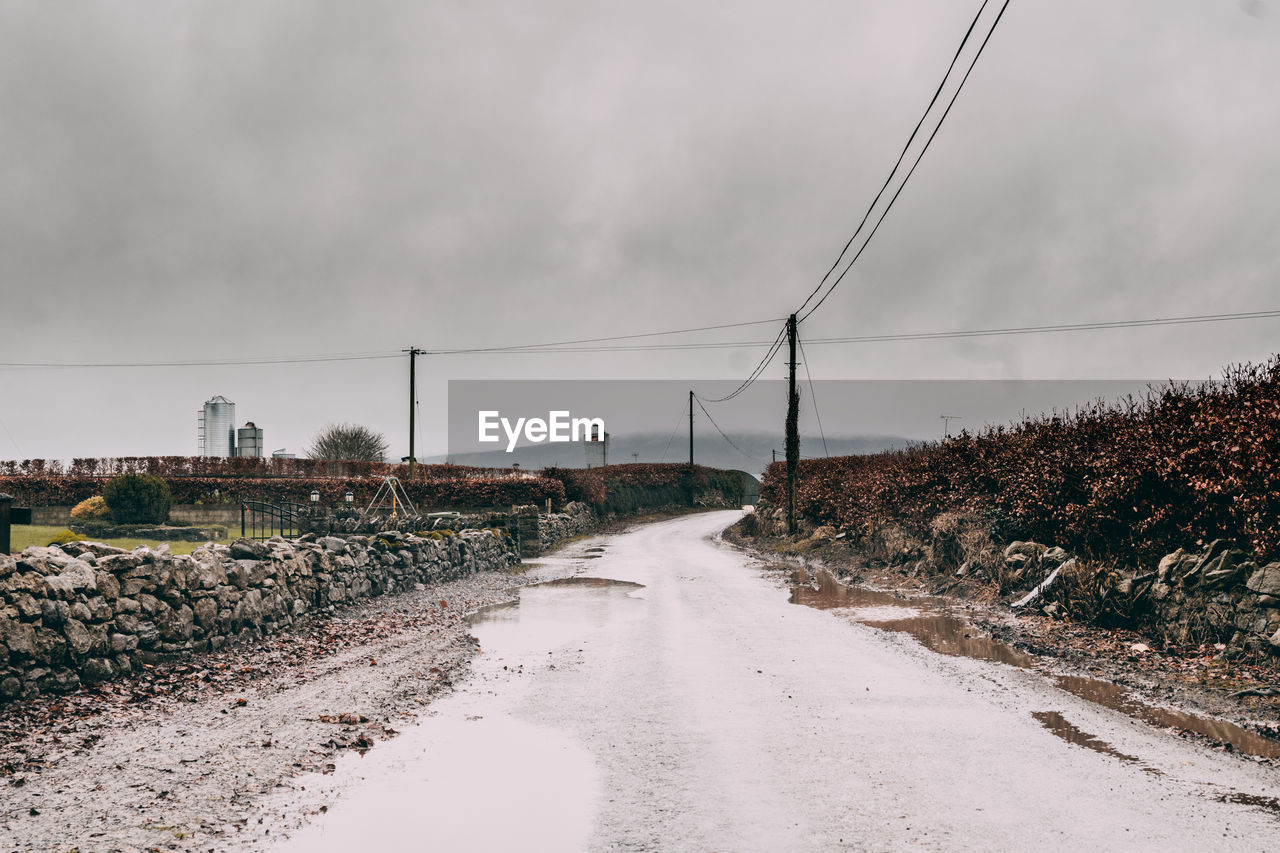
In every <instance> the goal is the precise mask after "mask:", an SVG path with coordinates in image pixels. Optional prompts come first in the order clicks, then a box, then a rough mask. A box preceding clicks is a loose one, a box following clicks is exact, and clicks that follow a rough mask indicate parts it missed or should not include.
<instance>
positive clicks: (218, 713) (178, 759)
mask: <svg viewBox="0 0 1280 853" xmlns="http://www.w3.org/2000/svg"><path fill="white" fill-rule="evenodd" d="M523 583H524V579H523V577H522V576H521V575H520V574H519V573H516V572H487V573H481V574H477V575H473V576H470V577H467V578H465V579H462V580H457V581H453V582H449V583H443V584H437V585H431V586H429V587H420V588H418V589H416V590H414V591H410V592H406V593H404V594H401V595H394V596H386V597H382V598H378V599H374V600H370V601H367V602H365V603H362V604H359V605H356V606H354V607H351V608H349V609H347V610H344V611H341V612H339V613H338V614H335V615H334V616H331V617H326V618H322V619H317V620H314V621H312V622H310V623H308V624H306V625H304V626H302V627H299V628H297V629H294V630H291V631H288V632H286V633H283V634H280V635H275V636H272V637H269V638H267V639H264V640H262V641H260V642H257V643H253V644H252V645H248V646H243V647H239V648H235V649H231V650H226V651H221V652H217V653H212V654H204V655H200V656H198V657H195V658H192V659H190V660H188V661H185V662H181V663H172V664H163V665H157V666H154V667H148V668H146V669H145V670H144V671H143V672H142V673H140V674H139V675H136V676H134V677H130V678H128V679H125V680H122V681H117V682H112V683H109V684H104V685H101V686H100V687H97V688H92V689H89V688H83V689H81V690H79V691H77V692H75V693H72V694H69V695H63V696H49V697H39V698H35V699H32V700H27V701H23V702H18V703H14V704H13V705H9V706H7V707H5V708H4V709H3V710H2V711H0V785H2V786H3V788H4V796H3V798H2V799H0V836H2V837H3V838H4V839H5V842H4V843H3V845H2V846H3V848H4V849H15V850H29V849H41V850H53V849H62V850H65V849H74V848H78V849H81V850H142V849H146V850H150V849H161V850H167V849H203V850H209V849H217V850H225V849H231V848H236V847H242V846H246V845H248V846H251V847H255V848H256V847H260V846H262V845H263V844H264V843H266V842H269V841H270V840H271V836H270V832H271V825H272V819H269V818H274V817H277V816H264V815H260V814H256V813H255V810H254V809H255V805H256V804H257V803H258V802H260V801H261V800H262V799H263V798H264V797H265V795H266V794H269V793H271V792H272V791H274V790H275V789H276V788H278V787H280V786H281V785H282V784H284V782H285V780H286V779H288V778H289V777H293V776H297V775H299V774H301V773H304V772H308V771H320V772H325V771H327V770H330V769H332V767H333V763H334V760H335V758H336V757H337V756H338V755H339V754H341V753H345V752H349V751H355V752H357V753H361V754H363V752H364V751H366V750H368V749H369V748H371V747H372V746H373V745H374V744H375V743H376V742H378V741H380V740H383V739H385V738H388V737H391V736H393V735H394V734H396V731H397V729H399V728H403V727H405V726H407V725H410V724H412V723H413V722H414V720H415V719H416V715H417V714H418V712H419V711H420V710H421V709H422V708H423V706H425V705H426V704H427V703H428V702H430V701H431V699H432V698H433V697H434V696H436V695H437V694H438V693H440V692H441V691H443V690H447V689H448V688H449V687H450V686H451V685H452V683H453V682H454V681H455V680H456V679H458V678H459V677H460V676H461V675H462V673H463V672H464V670H465V669H466V667H467V664H468V662H469V661H470V659H471V657H472V656H473V655H474V654H475V651H476V647H475V641H474V639H473V638H472V637H471V636H470V632H469V629H468V625H467V623H466V621H465V617H466V615H467V614H468V613H471V612H474V611H475V610H476V609H478V608H480V607H484V606H488V605H492V604H495V603H499V602H503V601H508V600H511V598H512V597H513V596H514V593H515V590H516V588H518V587H519V586H521V585H523ZM298 808H299V809H300V810H301V812H302V813H303V814H306V813H308V811H309V812H310V813H314V812H315V811H316V810H319V809H322V808H323V806H322V805H320V804H319V803H307V802H306V801H305V799H303V800H302V801H301V802H300V803H299V805H298ZM278 817H279V818H285V817H292V818H296V817H297V815H291V816H284V815H280V816H278Z"/></svg>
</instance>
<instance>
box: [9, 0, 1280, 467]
mask: <svg viewBox="0 0 1280 853" xmlns="http://www.w3.org/2000/svg"><path fill="white" fill-rule="evenodd" d="M978 5H979V3H978V2H976V0H966V2H956V0H874V2H873V0H862V2H850V0H839V2H836V1H835V0H832V1H831V2H794V1H793V2H787V3H780V2H776V3H762V2H735V3H710V2H696V3H691V2H687V0H685V2H679V3H674V2H662V0H647V1H646V2H643V3H640V2H635V3H584V2H558V0H540V2H536V3H529V2H524V3H518V2H507V3H497V2H487V0H473V1H472V2H466V3H427V2H408V0H396V2H391V0H383V2H374V1H373V0H364V2H360V3H350V2H326V3H321V2H271V0H254V2H239V3H228V2H225V0H219V2H182V1H181V0H165V2H159V0H156V2H149V3H143V2H133V3H126V2H113V3H105V2H104V3H88V2H72V0H68V2H59V3H49V2H47V0H37V2H16V0H5V2H3V3H2V4H0V297H2V298H0V316H2V317H3V334H2V335H0V362H5V363H13V362H32V361H35V362H110V361H141V362H156V361H161V362H162V361H171V360H190V359H223V358H244V357H250V356H264V357H273V356H298V355H310V354H328V353H355V352H360V353H381V352H388V351H396V350H399V349H401V348H403V347H407V346H410V345H416V346H420V347H425V348H428V349H430V348H454V347H469V346H495V345H504V344H511V343H532V342H539V341H549V340H563V339H575V338H580V337H596V336H601V335H611V334H627V333H637V332H649V331H658V330H665V329H672V328H681V327H686V326H701V325H708V324H716V323H727V322H737V321H749V320H758V319H765V318H774V317H782V316H785V315H786V313H788V312H789V311H790V310H793V309H794V308H795V307H796V306H797V305H798V304H799V302H800V301H801V300H802V299H803V297H804V295H805V294H806V293H807V292H808V291H809V290H810V289H811V288H812V287H813V286H814V285H815V284H816V283H817V281H818V279H819V278H820V277H821V276H822V274H823V273H824V272H825V271H826V269H827V267H829V266H830V264H831V262H832V261H833V260H834V258H835V255H836V253H837V252H838V251H839V248H840V247H841V246H842V245H843V244H844V242H845V241H846V240H847V239H848V237H849V235H850V234H851V233H852V231H853V228H854V226H855V225H856V224H857V222H858V220H859V219H860V218H861V216H862V213H863V211H864V210H865V208H866V206H867V205H868V204H869V202H870V200H871V198H872V196H874V194H875V192H876V190H877V189H878V188H879V186H880V184H881V183H882V182H883V180H884V179H885V177H886V175H887V174H888V171H889V169H890V167H891V166H892V164H893V161H894V159H895V158H896V156H897V154H898V151H899V150H900V148H901V146H902V144H903V143H904V142H905V140H906V137H907V135H908V134H909V133H910V131H911V128H912V127H913V126H914V124H915V122H916V120H917V119H918V118H919V115H920V113H921V111H922V110H923V108H924V106H925V104H926V103H927V102H928V99H929V97H930V96H931V95H932V93H933V89H934V87H935V86H936V85H937V82H938V81H939V79H940V78H941V76H942V73H943V71H944V70H945V69H946V66H947V63H948V62H949V61H950V58H951V55H952V53H953V52H954V50H955V48H956V45H957V44H958V43H959V39H960V37H961V35H962V34H963V33H964V30H965V27H966V26H967V25H968V22H969V20H970V18H971V17H972V16H973V14H974V12H975V11H976V10H977V8H978ZM1278 27H1280V8H1277V7H1274V6H1273V5H1272V4H1270V3H1268V2H1265V0H1125V2H1115V0H1073V2H1069V3H1067V2H1061V0H1013V2H1012V3H1011V5H1010V7H1009V10H1008V12H1007V13H1006V15H1005V17H1004V20H1003V21H1002V22H1001V24H1000V26H999V28H998V29H997V31H996V33H995V35H994V37H993V38H992V41H991V43H990V45H989V46H988V48H987V51H986V53H985V54H984V55H983V57H982V60H981V61H980V62H979V64H978V66H977V68H976V70H975V71H974V73H973V76H972V77H971V78H970V80H969V82H968V84H967V85H966V88H965V90H964V92H963V93H962V94H961V96H960V99H959V101H958V102H957V104H956V107H955V109H954V110H953V111H952V113H951V116H950V117H949V118H948V119H947V123H946V125H945V126H944V127H943V129H942V131H941V132H940V133H939V135H938V137H937V139H936V140H935V142H934V144H933V147H932V148H931V149H930V151H929V153H928V155H927V157H926V158H925V160H924V162H923V164H922V165H921V166H920V168H919V170H918V171H917V172H916V174H915V176H914V177H913V178H912V179H911V182H910V184H909V185H908V186H907V188H906V190H905V191H904V192H903V194H902V197H901V198H900V199H899V201H898V204H897V206H896V207H895V208H894V210H893V211H892V213H891V214H890V215H889V218H888V219H887V220H886V222H885V224H884V226H883V227H882V228H881V229H880V232H879V233H878V234H877V236H876V238H875V241H874V242H873V243H872V244H871V246H870V248H869V249H868V250H867V252H866V254H865V255H864V256H863V257H862V259H861V260H860V261H859V262H858V264H857V266H856V267H855V268H854V270H853V272H851V273H850V274H849V276H848V278H847V279H846V280H845V281H844V283H843V284H842V285H841V286H840V289H839V290H837V291H836V292H835V294H834V295H833V296H832V297H831V298H830V299H829V300H828V301H827V303H826V304H825V305H824V306H823V308H822V310H821V311H820V312H818V313H817V314H815V315H814V317H813V318H812V319H810V320H809V321H807V322H806V323H805V324H804V325H803V326H802V329H801V333H802V337H809V338H820V337H830V336H837V335H840V336H847V335H860V334H880V333H895V332H919V331H934V330H950V329H965V328H990V327H994V326H1001V327H1003V326H1017V325H1027V324H1032V325H1039V324H1045V323H1060V322H1091V321H1107V320H1122V319H1131V318H1146V317H1157V316H1165V317H1167V316H1176V315H1191V314H1203V313H1220V312H1224V311H1256V310H1264V309H1274V308H1280V293H1278V290H1280V289H1278V288H1277V287H1276V282H1277V269H1278V266H1280V239H1277V235H1278V234H1280V192H1277V186H1280V145H1277V143H1276V140H1277V139H1280V107H1277V100H1276V91H1277V84H1278V83H1280V29H1278ZM774 331H775V330H774V329H773V328H772V327H768V326H763V327H748V328H744V329H736V330H727V331H725V332H721V333H719V335H720V337H719V339H721V340H731V341H756V340H760V339H765V340H770V339H772V337H773V334H774ZM1278 332H1280V320H1277V319H1267V320H1251V321H1244V322H1238V323H1230V324H1217V325H1201V326H1181V327H1165V328H1155V329H1138V330H1124V331H1094V332H1081V333H1071V334H1056V335H1043V336H1031V337H1004V338H985V339H968V340H952V341H934V342H919V341H915V342H897V343H878V344H841V345H828V346H814V347H812V348H811V349H809V350H808V362H809V367H810V370H811V372H812V374H813V376H814V377H815V378H820V379H839V378H1072V379H1075V378H1107V377H1127V378H1133V377H1139V378H1162V377H1172V376H1179V377H1193V378H1202V377H1207V376H1209V375H1211V374H1214V373H1216V372H1217V371H1219V370H1220V369H1221V367H1222V366H1224V365H1226V364H1228V363H1232V362H1239V361H1245V360H1252V361H1259V360H1263V359H1265V358H1267V357H1268V356H1269V355H1270V354H1271V353H1272V352H1274V351H1275V349H1276V345H1275V343H1274V342H1275V341H1276V340H1277V339H1278V338H1280V335H1278V334H1277V333H1278ZM699 339H701V340H707V339H709V337H707V336H703V337H701V338H699ZM761 354H762V350H761V349H760V348H749V347H742V348H736V349H729V350H711V351H694V352H689V351H677V352H665V353H653V352H645V353H603V354H585V355H584V354H576V355H550V354H541V355H519V356H511V355H492V354H491V355H469V356H433V357H427V358H424V359H422V360H420V362H419V378H420V390H419V393H420V396H421V398H422V404H421V405H422V411H423V418H422V421H423V439H422V443H420V444H419V448H420V451H421V452H442V451H443V448H444V441H445V428H446V419H445V417H444V412H443V408H444V404H445V400H446V384H445V383H446V381H447V380H448V379H451V378H452V379H464V378H503V379H515V378H559V379H563V378H663V379H680V380H686V379H687V380H690V381H691V382H693V384H694V386H695V387H696V381H694V380H697V379H740V378H742V377H745V375H746V374H747V372H749V371H750V369H751V368H752V366H753V365H754V364H755V363H756V361H757V360H758V359H759V357H760V356H761ZM407 373H408V370H407V364H406V362H405V360H403V359H386V360H364V361H352V362H342V363H322V364H287V365H258V366H220V367H198V368H191V367H187V368H139V369H123V368H116V369H109V370H94V369H82V368H77V369H65V370H62V369H25V368H24V369H4V368H0V458H26V457H51V458H69V457H73V456H104V455H140V454H188V453H193V452H194V451H195V447H196V419H195V416H196V412H197V410H198V409H199V407H200V405H201V404H202V403H203V401H204V400H206V399H208V398H210V397H212V396H213V395H215V394H221V395H224V396H226V397H227V398H229V399H231V400H233V401H235V403H236V404H237V419H238V420H239V421H240V422H244V421H245V420H254V421H256V422H257V423H258V425H259V426H261V427H263V428H264V430H265V441H266V444H267V447H268V449H274V448H277V447H287V448H288V449H289V450H291V451H295V452H298V451H301V450H302V449H303V447H304V445H305V444H306V441H307V439H308V437H309V436H310V435H311V434H312V433H313V432H314V431H315V430H317V429H318V428H319V427H321V426H323V425H324V424H325V423H326V422H330V421H356V422H360V423H364V424H367V425H369V426H371V427H374V428H375V429H378V430H381V431H383V432H385V433H386V434H387V435H388V437H389V438H390V439H391V443H392V451H393V453H396V454H399V453H403V452H404V451H405V449H406V446H407V433H406V426H405V423H404V421H405V420H406V414H407V412H406V408H407V382H408V376H407ZM782 375H783V365H782V360H781V359H779V360H778V361H777V362H775V363H774V364H773V365H772V366H771V367H770V369H769V370H768V371H767V373H766V376H767V377H768V378H778V377H781V376H782ZM680 402H681V401H679V400H674V401H672V412H673V415H674V413H675V411H676V409H677V408H678V406H679V404H680ZM781 420H782V412H781V411H779V412H778V422H779V424H780V423H781ZM839 426H840V425H838V424H835V425H833V424H827V425H826V427H827V430H828V432H832V433H834V432H838V431H839Z"/></svg>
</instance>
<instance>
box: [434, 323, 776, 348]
mask: <svg viewBox="0 0 1280 853" xmlns="http://www.w3.org/2000/svg"><path fill="white" fill-rule="evenodd" d="M780 322H782V320H781V319H769V320H749V321H747V322H743V323H721V324H720V325H717V326H697V327H694V328H691V329H672V330H670V331H666V332H642V333H639V334H635V335H611V336H608V337H603V338H580V339H578V340H574V341H551V342H547V343H541V344H523V345H518V344H512V345H511V346H501V347H462V348H457V349H444V350H427V351H426V352H427V354H428V355H466V354H470V353H484V352H528V351H536V350H543V349H546V348H548V347H562V346H569V345H572V344H594V343H606V342H609V341H626V340H634V339H636V338H658V337H665V336H667V335H687V334H691V333H693V332H711V331H716V330H719V329H740V328H742V327H744V326H764V325H767V324H769V323H780ZM553 351H554V350H553Z"/></svg>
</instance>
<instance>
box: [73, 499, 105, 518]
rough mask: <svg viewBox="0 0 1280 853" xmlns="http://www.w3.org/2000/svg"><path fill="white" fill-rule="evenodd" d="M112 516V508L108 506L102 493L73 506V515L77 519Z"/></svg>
mask: <svg viewBox="0 0 1280 853" xmlns="http://www.w3.org/2000/svg"><path fill="white" fill-rule="evenodd" d="M110 516H111V510H110V509H108V508H107V502H106V500H105V499H104V498H103V497H102V495H94V496H93V497H91V498H86V499H85V500H82V501H80V503H78V504H76V505H75V506H74V507H72V508H71V517H72V518H74V519H76V520H77V521H90V520H94V519H99V518H109V517H110Z"/></svg>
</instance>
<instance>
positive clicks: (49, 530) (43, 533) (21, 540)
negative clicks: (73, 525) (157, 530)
mask: <svg viewBox="0 0 1280 853" xmlns="http://www.w3.org/2000/svg"><path fill="white" fill-rule="evenodd" d="M10 530H11V531H12V532H11V534H10V536H9V540H10V541H9V548H10V549H11V550H12V552H13V553H14V554H20V553H22V549H24V548H26V547H28V546H30V545H48V544H49V543H50V542H52V541H54V539H55V538H61V537H60V534H65V533H66V530H67V529H66V528H65V527H46V526H44V525H39V524H15V525H14V526H13V527H11V528H10ZM70 538H72V539H91V540H93V541H94V542H105V543H106V544H108V545H114V546H116V547H117V548H137V547H138V546H139V545H150V546H151V547H152V548H158V547H159V546H160V542H159V541H158V540H155V539H98V538H96V537H93V536H76V535H73V536H71V537H70ZM64 541H65V540H64ZM168 544H169V550H171V551H173V553H175V554H190V553H191V552H192V551H194V550H195V549H196V548H199V547H200V546H201V545H203V544H204V543H203V542H170V543H168Z"/></svg>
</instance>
